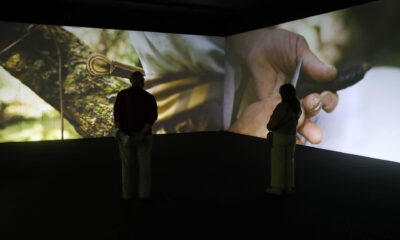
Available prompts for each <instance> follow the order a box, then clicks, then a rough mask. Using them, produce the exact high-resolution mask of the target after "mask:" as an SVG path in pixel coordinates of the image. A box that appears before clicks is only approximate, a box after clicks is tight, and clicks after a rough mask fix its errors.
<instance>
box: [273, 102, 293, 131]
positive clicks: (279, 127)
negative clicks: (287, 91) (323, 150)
mask: <svg viewBox="0 0 400 240" xmlns="http://www.w3.org/2000/svg"><path fill="white" fill-rule="evenodd" d="M300 115H301V110H300V111H298V112H297V111H295V110H293V109H292V108H291V107H290V105H289V103H287V102H281V103H279V104H278V105H277V106H276V108H275V109H274V112H273V113H272V115H271V118H270V120H269V122H268V124H267V128H268V130H270V131H272V132H277V133H282V134H287V135H296V127H297V123H298V121H299V118H300Z"/></svg>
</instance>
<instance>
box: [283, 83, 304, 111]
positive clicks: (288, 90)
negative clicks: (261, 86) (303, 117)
mask: <svg viewBox="0 0 400 240" xmlns="http://www.w3.org/2000/svg"><path fill="white" fill-rule="evenodd" d="M279 93H280V94H281V97H282V102H287V103H288V104H289V106H290V108H291V109H292V110H293V111H294V112H296V113H301V107H300V102H299V100H298V99H297V96H296V89H295V88H294V86H293V85H292V84H290V83H286V84H283V85H282V86H281V87H280V88H279Z"/></svg>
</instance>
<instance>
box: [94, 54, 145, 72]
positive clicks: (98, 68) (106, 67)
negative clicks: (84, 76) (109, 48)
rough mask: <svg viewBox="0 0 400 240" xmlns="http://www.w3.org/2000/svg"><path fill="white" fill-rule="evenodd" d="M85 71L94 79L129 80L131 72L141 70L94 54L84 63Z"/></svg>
mask: <svg viewBox="0 0 400 240" xmlns="http://www.w3.org/2000/svg"><path fill="white" fill-rule="evenodd" d="M86 66H87V70H88V71H89V73H90V74H91V75H93V76H95V77H103V76H116V77H122V78H129V77H130V76H131V74H132V73H133V72H141V73H142V74H143V75H144V71H143V68H140V67H136V66H133V65H128V64H125V63H121V62H118V61H115V60H111V59H109V58H107V57H106V56H104V55H101V54H95V55H92V56H90V57H89V58H88V60H87V61H86Z"/></svg>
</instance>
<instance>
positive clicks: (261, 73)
mask: <svg viewBox="0 0 400 240" xmlns="http://www.w3.org/2000/svg"><path fill="white" fill-rule="evenodd" d="M232 38H233V39H232V44H233V47H234V48H235V49H236V50H237V51H238V52H237V54H238V55H239V57H241V58H243V60H244V61H246V62H247V64H248V65H247V67H248V68H249V69H248V70H249V71H250V73H251V75H252V78H253V80H254V84H253V87H254V89H255V92H256V94H257V100H256V101H255V102H253V103H251V104H250V105H248V106H247V107H246V108H245V110H244V111H243V113H242V114H241V116H240V117H239V118H238V119H237V120H236V121H235V122H234V123H233V124H232V125H231V127H230V128H229V129H228V130H229V131H232V132H236V133H241V134H247V135H252V136H257V137H263V138H265V137H266V131H267V130H266V125H267V123H268V121H269V119H270V116H271V114H272V112H273V110H274V108H275V107H276V105H277V104H278V103H279V102H280V101H281V98H280V95H279V87H280V86H281V85H283V84H284V83H287V82H289V81H290V80H291V78H292V76H293V73H294V71H295V69H296V66H297V63H298V62H299V60H300V58H303V65H302V69H301V71H302V74H307V75H308V76H309V77H310V78H312V79H314V80H315V81H316V82H325V81H331V80H333V79H334V78H335V76H336V75H337V70H336V68H335V67H333V66H331V65H328V64H325V63H323V62H321V61H320V60H319V59H318V57H316V56H315V55H314V54H313V52H312V51H311V50H310V49H309V46H308V44H307V41H306V40H305V38H304V37H302V36H301V35H299V34H295V33H292V32H289V31H286V30H281V29H276V30H270V29H260V30H256V31H252V32H248V33H246V34H242V35H236V36H233V37H232ZM300 103H301V107H302V115H301V117H300V119H299V122H298V125H297V131H298V133H299V134H300V135H302V136H304V138H305V139H306V140H307V141H309V142H310V143H312V144H318V143H320V142H321V141H322V138H323V132H322V130H321V129H320V127H319V126H318V125H317V124H315V123H314V122H312V121H311V119H310V118H311V117H313V116H315V115H317V114H318V113H319V112H320V110H321V108H322V109H324V110H325V111H326V112H332V111H333V110H334V109H335V107H336V105H337V104H338V95H337V94H336V93H333V92H330V91H323V92H322V93H311V94H309V95H307V96H306V97H304V98H302V99H300ZM297 143H299V144H303V143H302V141H301V140H300V139H299V138H298V139H297Z"/></svg>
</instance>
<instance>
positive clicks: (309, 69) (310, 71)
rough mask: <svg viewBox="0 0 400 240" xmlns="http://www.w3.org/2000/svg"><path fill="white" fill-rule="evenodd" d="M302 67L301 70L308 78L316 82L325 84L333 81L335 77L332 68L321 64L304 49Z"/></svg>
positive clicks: (311, 53)
mask: <svg viewBox="0 0 400 240" xmlns="http://www.w3.org/2000/svg"><path fill="white" fill-rule="evenodd" d="M302 57H303V67H302V69H303V70H304V71H305V72H306V73H307V75H308V76H309V77H311V78H312V79H313V80H315V81H317V82H326V81H330V80H333V79H334V78H335V77H336V75H337V70H336V68H335V67H334V66H332V65H330V64H326V63H323V62H321V60H319V58H318V57H317V56H315V54H314V53H313V52H311V50H310V49H308V48H307V49H305V50H304V51H303V53H302Z"/></svg>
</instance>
